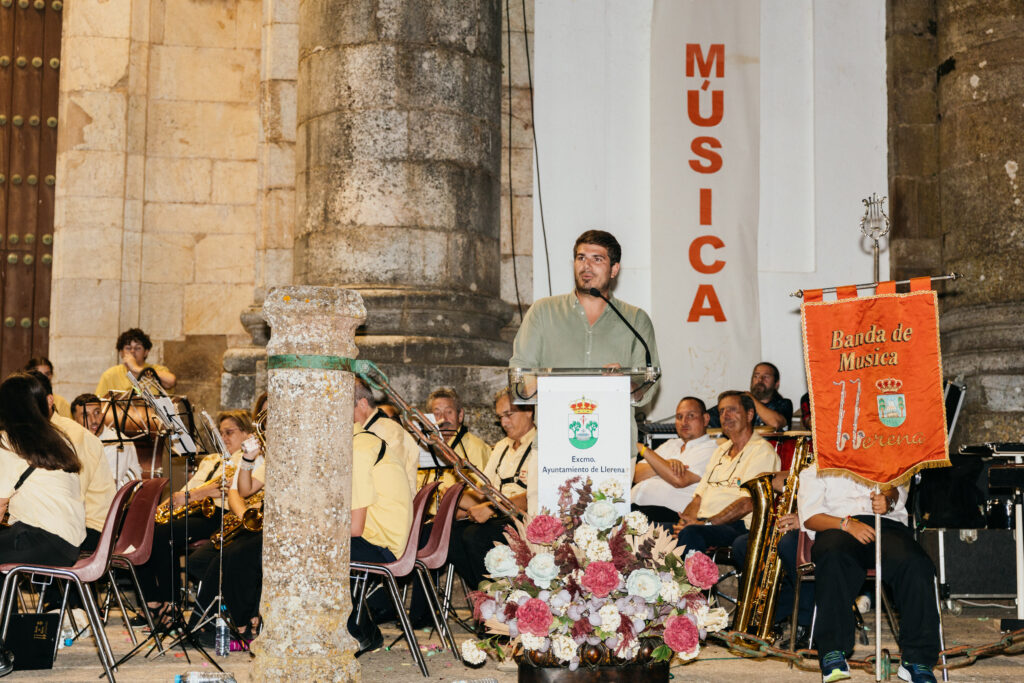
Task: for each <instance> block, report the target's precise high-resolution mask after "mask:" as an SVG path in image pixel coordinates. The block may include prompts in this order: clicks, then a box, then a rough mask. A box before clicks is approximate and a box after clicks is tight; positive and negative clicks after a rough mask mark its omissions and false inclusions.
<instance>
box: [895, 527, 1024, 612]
mask: <svg viewBox="0 0 1024 683" xmlns="http://www.w3.org/2000/svg"><path fill="white" fill-rule="evenodd" d="M938 534H939V532H938V530H936V529H927V530H925V531H922V532H921V533H920V534H919V535H918V541H919V542H920V543H921V547H923V548H924V550H925V552H926V553H928V556H929V557H930V558H932V562H934V563H935V574H936V576H938V573H939V538H938ZM964 535H965V538H964V539H961V537H960V536H961V534H960V529H946V530H945V531H944V546H945V553H944V554H945V556H946V584H947V585H948V586H949V590H950V593H951V594H952V595H953V597H956V596H963V595H1006V596H1010V597H1013V596H1015V595H1016V594H1017V586H1016V583H1015V581H1016V575H1017V572H1016V564H1015V560H1014V544H1013V531H1012V530H1010V529H966V530H964ZM971 539H974V540H971ZM882 551H883V552H885V547H884V546H883V547H882Z"/></svg>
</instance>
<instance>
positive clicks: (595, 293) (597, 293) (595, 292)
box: [587, 287, 652, 368]
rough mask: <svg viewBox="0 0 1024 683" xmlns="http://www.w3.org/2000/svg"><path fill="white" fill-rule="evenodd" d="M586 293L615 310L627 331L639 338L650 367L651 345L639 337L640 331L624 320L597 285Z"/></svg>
mask: <svg viewBox="0 0 1024 683" xmlns="http://www.w3.org/2000/svg"><path fill="white" fill-rule="evenodd" d="M587 293H588V294H590V296H595V297H597V298H598V299H601V300H603V301H604V302H605V303H606V304H608V306H609V307H610V308H611V309H612V310H613V311H615V315H617V316H619V320H621V321H622V322H624V323H625V324H626V327H628V328H629V331H630V332H632V333H633V336H634V337H636V338H637V339H639V340H640V343H641V344H642V345H643V347H644V357H645V359H646V360H647V367H648V368H649V367H651V366H652V363H651V347H649V346H647V342H646V341H644V338H643V337H641V336H640V333H639V332H637V331H636V328H634V327H633V326H632V325H630V324H629V321H628V320H626V318H625V316H623V315H622V313H621V312H619V309H617V308H615V304H613V303H612V302H611V301H609V300H608V297H606V296H605V295H604V294H602V293H601V290H600V289H598V288H597V287H591V288H590V291H589V292H587Z"/></svg>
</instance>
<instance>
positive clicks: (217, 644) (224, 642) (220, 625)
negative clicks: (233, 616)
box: [213, 614, 231, 657]
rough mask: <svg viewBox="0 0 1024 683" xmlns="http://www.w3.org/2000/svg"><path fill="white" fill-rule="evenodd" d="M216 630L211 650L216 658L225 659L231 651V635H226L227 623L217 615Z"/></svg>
mask: <svg viewBox="0 0 1024 683" xmlns="http://www.w3.org/2000/svg"><path fill="white" fill-rule="evenodd" d="M216 629H217V630H216V632H215V639H214V646H213V649H214V651H215V652H216V653H217V656H218V657H227V656H228V653H229V652H230V651H231V634H230V633H228V623H227V622H226V621H224V617H223V616H221V615H219V614H218V615H217V626H216Z"/></svg>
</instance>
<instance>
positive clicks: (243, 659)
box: [6, 607, 1024, 683]
mask: <svg viewBox="0 0 1024 683" xmlns="http://www.w3.org/2000/svg"><path fill="white" fill-rule="evenodd" d="M1005 616H1011V614H1010V612H1009V610H1005V609H993V608H974V607H966V608H965V609H964V610H963V613H962V614H961V615H959V616H953V615H951V614H949V613H945V614H944V615H943V618H944V624H945V629H946V640H947V645H948V646H951V645H956V644H972V645H979V644H982V643H988V642H991V641H994V640H996V639H997V638H998V637H999V634H998V629H999V618H1000V617H1005ZM871 623H872V620H871V619H870V615H869V619H868V624H869V627H870V626H871ZM384 631H385V637H386V638H387V640H386V642H388V643H390V642H391V640H393V639H394V637H395V636H396V635H397V633H398V631H397V629H395V628H393V627H387V628H385V629H384ZM107 634H108V636H109V637H110V641H111V647H112V648H113V650H114V653H115V655H116V656H118V657H120V656H121V655H123V654H125V653H126V652H128V650H130V649H131V643H130V641H129V639H128V635H127V632H126V631H125V629H124V626H123V624H122V623H121V621H120V619H119V618H117V616H116V613H114V614H113V615H112V616H111V619H110V622H109V623H108V626H107ZM140 635H141V631H140ZM417 637H418V638H420V645H421V647H424V648H426V649H427V655H428V656H427V666H428V667H429V669H430V674H431V677H430V680H435V681H452V682H455V681H470V682H472V681H480V682H481V683H482V682H483V681H488V682H489V681H491V680H494V681H497V682H499V683H512V682H513V681H515V680H516V673H515V671H501V670H499V668H498V665H497V664H496V663H495V662H493V661H489V662H488V663H487V664H486V665H485V666H484V667H483V668H481V669H469V668H466V667H463V666H462V665H461V664H459V663H458V662H456V661H455V660H454V659H453V658H452V656H451V655H450V654H446V653H444V652H440V651H437V649H436V648H437V647H438V642H439V641H438V639H437V637H436V636H434V637H433V638H430V637H429V636H428V634H427V633H425V632H423V631H418V632H417ZM468 637H469V635H468V634H467V633H465V632H464V631H461V629H458V632H457V633H456V638H457V639H458V640H459V641H460V642H461V641H462V640H464V639H465V638H468ZM883 644H884V645H885V646H887V647H890V648H891V647H893V643H892V641H891V634H889V633H888V632H887V630H885V629H883ZM871 652H873V648H871V647H870V646H868V647H863V646H858V649H857V651H856V653H855V656H856V657H865V656H867V655H868V654H870V653H871ZM188 654H189V657H191V660H192V662H191V664H190V663H189V662H187V661H186V659H185V655H184V654H183V653H182V652H181V651H180V649H176V650H175V651H174V652H173V653H170V654H168V655H165V656H163V657H156V656H155V655H154V656H152V657H150V658H148V659H146V658H143V657H141V656H140V657H137V658H135V659H133V660H131V661H130V662H128V663H126V664H124V665H122V666H121V667H120V669H119V670H118V671H117V674H116V675H117V679H118V680H119V681H129V682H132V681H167V682H170V681H173V680H174V675H175V674H178V673H184V672H186V671H191V670H200V671H211V670H213V669H212V667H211V666H210V665H209V664H207V663H205V661H204V660H203V658H202V656H200V655H197V654H196V653H195V651H193V650H190V651H189V653H188ZM211 654H212V653H211ZM215 659H216V660H217V662H218V663H219V664H221V666H222V667H223V668H224V669H225V670H226V671H230V672H231V673H232V674H234V676H235V678H236V680H237V681H239V683H241V682H243V681H251V680H254V679H253V678H252V677H251V676H250V671H251V670H253V669H254V668H253V667H252V666H251V661H252V660H251V659H250V658H249V656H248V655H246V654H245V653H239V652H233V653H231V654H230V655H228V657H226V658H223V659H222V658H216V657H215ZM359 663H360V665H361V666H362V678H363V680H364V681H370V682H376V681H388V682H389V683H399V682H404V681H409V682H414V681H420V680H424V679H423V677H422V676H420V674H419V671H418V670H417V668H416V665H415V664H414V663H413V661H412V658H411V657H410V656H409V653H408V650H407V649H406V648H405V645H404V644H402V643H400V644H398V645H396V646H395V647H394V648H393V649H392V650H390V651H387V650H379V651H377V652H373V653H370V654H368V655H366V656H365V657H362V658H360V659H359ZM100 674H102V667H101V665H100V663H99V659H98V657H97V655H96V648H95V645H94V642H93V640H92V639H85V640H84V641H82V642H78V643H76V644H74V645H72V646H71V647H70V648H66V649H62V650H61V651H60V652H59V653H58V655H57V660H56V662H55V663H54V668H53V669H52V670H49V671H17V672H15V673H13V674H11V675H10V676H9V677H8V678H7V679H6V680H10V681H19V680H40V681H41V680H45V681H69V682H70V681H82V682H85V681H96V680H97V677H98V676H99V675H100ZM672 674H673V676H674V678H675V679H685V680H688V681H715V682H717V681H737V680H744V679H750V678H753V677H756V678H757V679H758V681H759V682H760V681H765V682H775V681H806V682H807V683H815V682H816V681H818V680H820V678H819V674H818V673H817V672H804V671H799V670H795V669H790V668H788V666H787V665H786V663H785V662H780V661H753V660H746V659H742V658H738V657H735V656H734V655H732V654H730V653H729V652H727V651H726V650H725V649H724V648H721V647H717V646H709V647H706V648H705V649H704V650H703V651H702V653H701V655H700V657H699V658H698V659H697V660H695V661H694V662H692V663H690V664H687V665H679V666H676V667H674V668H673V669H672ZM872 678H873V676H871V675H870V674H868V673H865V672H862V671H854V673H853V680H854V681H870V680H872ZM892 680H896V677H895V676H893V678H892ZM950 680H951V681H972V682H973V681H979V682H980V681H984V682H986V683H987V682H989V681H999V682H1004V681H1005V682H1010V681H1014V682H1016V681H1022V680H1024V654H1022V655H1017V656H996V657H991V658H988V659H984V660H981V661H979V662H978V663H976V664H974V665H973V666H971V667H967V668H965V669H958V670H955V671H953V672H951V675H950Z"/></svg>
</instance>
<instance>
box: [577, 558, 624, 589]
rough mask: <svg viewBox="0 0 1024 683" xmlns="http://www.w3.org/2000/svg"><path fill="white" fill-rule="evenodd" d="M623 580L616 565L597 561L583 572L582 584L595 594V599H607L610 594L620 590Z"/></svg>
mask: <svg viewBox="0 0 1024 683" xmlns="http://www.w3.org/2000/svg"><path fill="white" fill-rule="evenodd" d="M621 578H622V577H620V576H619V570H617V569H616V568H615V565H614V564H612V563H611V562H601V561H597V562H591V563H590V564H588V565H587V568H586V569H584V570H583V580H582V581H580V583H582V584H583V587H584V588H586V589H587V590H588V591H590V592H591V593H593V594H594V597H598V598H606V597H608V594H609V593H611V592H612V591H613V590H615V589H616V588H618V586H619V581H620V580H621Z"/></svg>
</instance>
